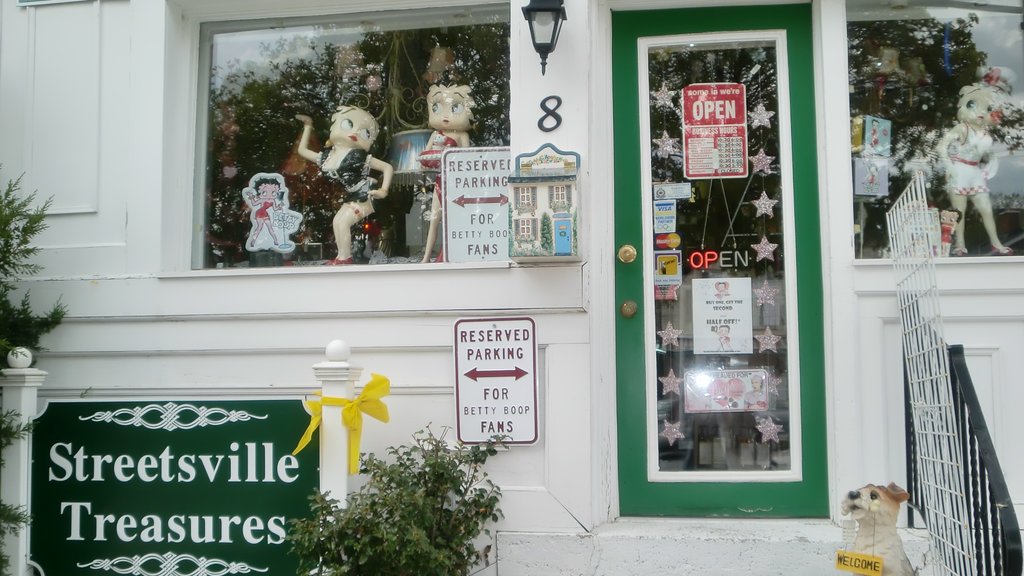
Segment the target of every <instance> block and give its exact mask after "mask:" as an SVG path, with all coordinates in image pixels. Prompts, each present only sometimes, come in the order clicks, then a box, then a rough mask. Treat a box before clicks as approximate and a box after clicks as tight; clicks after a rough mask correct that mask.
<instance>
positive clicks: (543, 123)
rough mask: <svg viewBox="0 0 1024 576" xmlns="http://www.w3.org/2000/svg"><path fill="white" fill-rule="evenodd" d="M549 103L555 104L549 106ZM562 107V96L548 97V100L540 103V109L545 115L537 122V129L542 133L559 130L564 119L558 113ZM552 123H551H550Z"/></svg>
mask: <svg viewBox="0 0 1024 576" xmlns="http://www.w3.org/2000/svg"><path fill="white" fill-rule="evenodd" d="M548 102H554V103H555V104H554V106H552V105H550V104H548ZM561 107H562V97H561V96H548V97H547V98H545V99H543V100H541V101H540V109H541V110H543V111H544V115H543V116H541V117H540V120H537V128H540V129H541V131H542V132H553V131H555V130H558V127H559V126H561V125H562V117H561V116H560V115H559V114H558V112H556V110H558V109H559V108H561ZM549 122H550V123H549Z"/></svg>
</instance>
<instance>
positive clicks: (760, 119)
mask: <svg viewBox="0 0 1024 576" xmlns="http://www.w3.org/2000/svg"><path fill="white" fill-rule="evenodd" d="M772 116H775V112H769V111H768V110H765V108H764V104H761V103H758V105H757V106H754V109H753V110H752V111H751V112H750V127H751V128H757V127H758V126H764V127H765V128H771V125H772V123H771V120H772Z"/></svg>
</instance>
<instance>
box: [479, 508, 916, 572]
mask: <svg viewBox="0 0 1024 576" xmlns="http://www.w3.org/2000/svg"><path fill="white" fill-rule="evenodd" d="M851 529H852V526H848V527H847V530H845V531H844V528H843V527H840V526H838V525H836V524H833V523H831V522H829V521H827V520H753V519H751V520H743V519H715V518H708V519H635V518H624V519H619V520H617V521H615V522H610V523H608V524H604V525H601V526H599V527H598V528H596V529H595V530H594V531H593V532H590V533H582V534H554V533H540V532H499V533H498V538H497V557H498V561H497V563H496V566H495V568H496V569H497V574H498V575H499V576H633V575H636V576H641V575H642V576H650V575H652V574H653V575H666V576H669V575H671V576H675V575H695V576H697V575H699V576H733V575H735V576H740V575H742V576H771V575H776V574H777V575H779V576H821V575H822V574H840V573H841V572H839V571H838V570H836V569H835V557H836V552H837V551H838V550H842V549H845V548H846V545H845V544H844V532H845V536H846V538H849V539H851V540H852V537H853V534H852V532H851ZM900 536H901V538H902V539H903V544H904V549H905V550H906V552H907V556H908V557H909V558H910V561H911V562H912V563H913V564H914V566H915V567H922V566H925V564H926V559H925V555H926V552H927V551H928V548H929V546H928V533H927V532H926V531H924V530H919V529H915V530H909V529H903V530H901V531H900ZM928 574H931V572H930V571H929V570H928V569H927V567H925V569H923V570H921V571H920V572H919V576H925V575H928Z"/></svg>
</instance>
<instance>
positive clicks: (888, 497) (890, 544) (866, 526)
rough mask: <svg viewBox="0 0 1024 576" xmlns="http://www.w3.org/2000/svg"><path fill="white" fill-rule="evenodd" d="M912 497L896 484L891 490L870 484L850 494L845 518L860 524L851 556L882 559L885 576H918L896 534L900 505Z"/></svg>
mask: <svg viewBox="0 0 1024 576" xmlns="http://www.w3.org/2000/svg"><path fill="white" fill-rule="evenodd" d="M909 499H910V494H907V491H906V490H904V489H903V488H900V487H899V486H897V485H896V484H894V483H890V484H889V485H888V486H875V485H874V484H868V485H867V486H864V487H863V488H861V489H859V490H850V492H849V493H847V495H846V498H844V499H843V502H842V511H843V515H847V514H849V515H851V516H852V517H853V519H854V520H856V521H857V537H856V538H855V539H854V540H853V546H852V547H851V548H850V551H851V552H857V553H859V554H869V555H871V556H879V557H881V558H882V576H914V574H915V572H914V567H913V566H911V565H910V559H908V558H907V554H906V552H904V551H903V542H902V541H901V540H900V537H899V534H897V533H896V517H897V516H899V513H900V504H901V503H903V502H906V501H907V500H909Z"/></svg>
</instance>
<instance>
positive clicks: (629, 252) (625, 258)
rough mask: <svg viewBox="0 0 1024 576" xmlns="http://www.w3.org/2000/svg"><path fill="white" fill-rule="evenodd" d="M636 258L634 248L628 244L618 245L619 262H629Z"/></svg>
mask: <svg viewBox="0 0 1024 576" xmlns="http://www.w3.org/2000/svg"><path fill="white" fill-rule="evenodd" d="M634 260H636V248H634V247H633V246H632V245H630V244H623V245H622V246H619V262H622V263H623V264H629V263H631V262H633V261H634Z"/></svg>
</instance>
